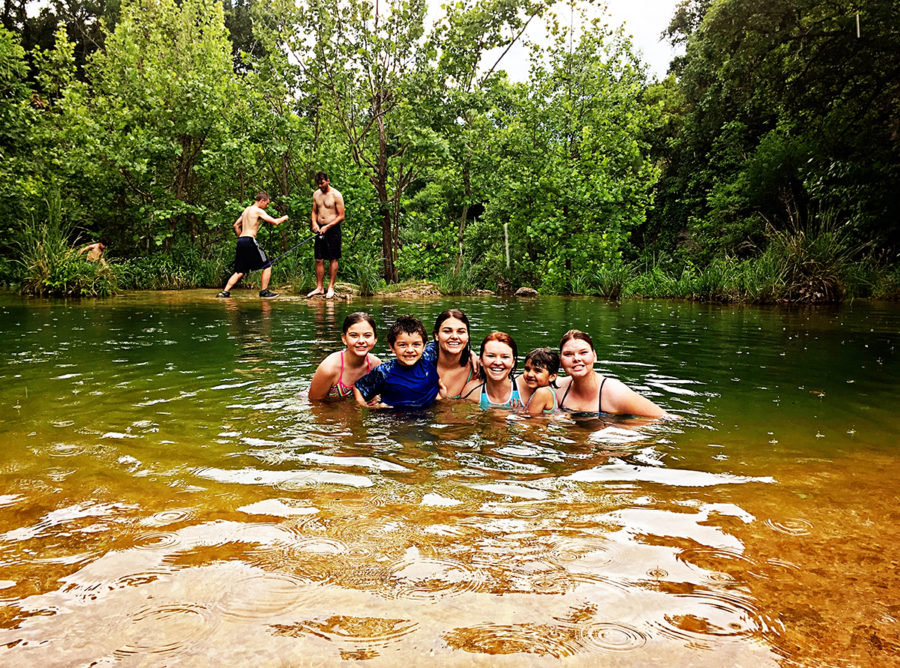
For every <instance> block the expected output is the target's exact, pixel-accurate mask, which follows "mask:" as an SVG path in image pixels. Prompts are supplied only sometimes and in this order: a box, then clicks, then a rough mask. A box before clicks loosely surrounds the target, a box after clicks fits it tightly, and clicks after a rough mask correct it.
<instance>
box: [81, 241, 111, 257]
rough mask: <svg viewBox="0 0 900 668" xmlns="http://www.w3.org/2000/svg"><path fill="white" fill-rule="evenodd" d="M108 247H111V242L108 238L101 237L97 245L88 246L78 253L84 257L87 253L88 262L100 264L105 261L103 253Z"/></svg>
mask: <svg viewBox="0 0 900 668" xmlns="http://www.w3.org/2000/svg"><path fill="white" fill-rule="evenodd" d="M107 246H109V240H107V238H106V237H100V241H98V242H97V243H95V244H88V245H87V246H85V247H84V248H82V249H81V250H80V251H78V254H79V255H83V254H84V253H87V261H88V262H100V261H101V260H102V259H103V251H105V250H106V247H107Z"/></svg>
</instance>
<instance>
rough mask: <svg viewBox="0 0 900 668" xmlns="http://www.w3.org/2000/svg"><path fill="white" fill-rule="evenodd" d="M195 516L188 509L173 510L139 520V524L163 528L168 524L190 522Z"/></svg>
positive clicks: (193, 512) (192, 511)
mask: <svg viewBox="0 0 900 668" xmlns="http://www.w3.org/2000/svg"><path fill="white" fill-rule="evenodd" d="M195 514H196V513H195V511H194V510H192V509H190V508H173V509H171V510H163V511H162V512H158V513H155V514H153V515H151V516H150V517H146V518H144V519H143V520H141V524H143V525H145V526H152V527H163V526H166V525H168V524H175V523H176V522H184V521H186V520H190V519H192V518H193V517H194V515H195Z"/></svg>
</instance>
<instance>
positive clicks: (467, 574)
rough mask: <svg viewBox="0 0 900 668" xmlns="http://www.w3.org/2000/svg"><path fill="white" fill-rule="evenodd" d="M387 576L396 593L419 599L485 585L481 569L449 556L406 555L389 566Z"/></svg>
mask: <svg viewBox="0 0 900 668" xmlns="http://www.w3.org/2000/svg"><path fill="white" fill-rule="evenodd" d="M388 578H389V582H390V584H391V585H392V589H393V591H394V593H395V594H396V595H397V596H399V597H401V598H411V599H414V600H418V601H436V600H439V599H441V598H446V597H448V596H459V595H461V594H464V593H467V592H475V591H479V590H480V589H481V588H482V587H483V586H484V574H483V573H482V571H480V570H477V569H474V568H471V567H470V566H467V565H466V564H463V563H462V562H459V561H454V560H452V559H426V558H413V559H409V558H407V559H404V560H402V561H399V562H397V563H395V564H393V565H392V566H390V567H389V568H388Z"/></svg>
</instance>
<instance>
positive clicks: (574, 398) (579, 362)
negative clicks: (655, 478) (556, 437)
mask: <svg viewBox="0 0 900 668" xmlns="http://www.w3.org/2000/svg"><path fill="white" fill-rule="evenodd" d="M559 351H560V362H561V364H562V368H563V371H565V372H566V373H567V374H568V378H563V379H562V381H560V383H559V391H560V392H561V393H562V397H561V398H560V400H559V407H560V408H561V409H563V410H567V411H571V412H575V413H593V414H597V413H609V414H613V415H637V416H642V417H651V418H658V417H669V418H675V417H677V416H673V415H669V414H668V413H666V412H665V411H664V410H663V409H662V408H660V407H659V406H657V405H656V404H655V403H653V402H652V401H650V400H649V399H647V398H646V397H642V396H641V395H640V394H638V393H637V392H635V391H634V390H632V389H629V388H628V387H627V386H626V385H625V384H624V383H622V382H621V381H618V380H616V379H615V378H607V377H606V376H602V375H600V374H599V373H597V372H596V371H594V364H595V363H596V362H597V353H596V352H595V351H594V342H593V341H592V340H591V337H590V336H588V335H587V334H586V333H584V332H582V331H580V330H577V329H570V330H569V331H568V332H566V333H565V334H564V335H563V337H562V340H561V341H560V342H559Z"/></svg>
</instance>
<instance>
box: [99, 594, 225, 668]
mask: <svg viewBox="0 0 900 668" xmlns="http://www.w3.org/2000/svg"><path fill="white" fill-rule="evenodd" d="M208 627H209V611H208V610H207V609H206V608H205V607H203V606H201V605H193V604H190V603H175V604H169V605H163V606H160V607H156V608H145V609H143V610H139V611H138V612H136V613H135V614H133V615H132V616H131V618H130V620H129V623H128V624H127V625H126V627H125V628H124V629H123V631H124V633H123V635H124V636H125V637H126V638H127V640H126V642H125V644H123V645H122V646H121V647H120V648H119V649H117V650H116V652H115V654H116V655H117V656H119V657H120V658H125V657H127V656H130V655H134V654H168V653H172V652H177V651H178V650H180V649H182V648H184V647H185V646H186V645H188V644H189V643H191V642H192V641H194V640H196V639H197V638H198V637H199V636H200V635H201V634H203V633H205V632H206V631H207V630H208Z"/></svg>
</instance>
